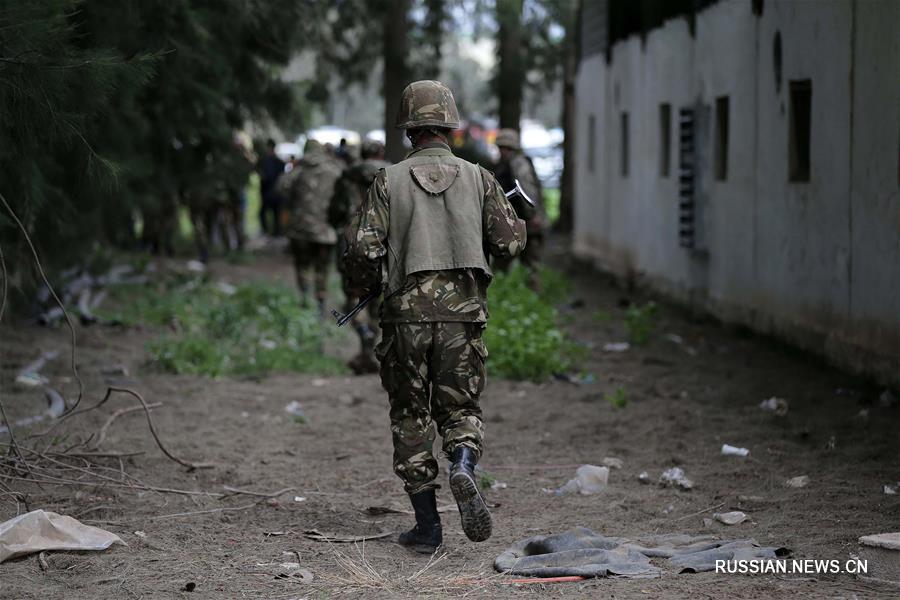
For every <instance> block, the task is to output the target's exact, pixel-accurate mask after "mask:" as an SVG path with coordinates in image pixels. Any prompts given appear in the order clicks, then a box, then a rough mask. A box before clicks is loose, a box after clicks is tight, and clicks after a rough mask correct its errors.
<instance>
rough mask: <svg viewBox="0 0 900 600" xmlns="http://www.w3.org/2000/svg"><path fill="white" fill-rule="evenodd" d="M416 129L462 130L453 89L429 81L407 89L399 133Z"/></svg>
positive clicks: (401, 99)
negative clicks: (444, 128)
mask: <svg viewBox="0 0 900 600" xmlns="http://www.w3.org/2000/svg"><path fill="white" fill-rule="evenodd" d="M415 127H446V128H447V129H459V111H458V110H457V109H456V101H455V100H454V99H453V92H451V91H450V88H448V87H447V86H446V85H444V84H443V83H441V82H440V81H431V80H428V79H426V80H422V81H414V82H413V83H411V84H409V85H408V86H406V89H405V90H403V96H402V97H401V98H400V110H399V111H398V112H397V129H413V128H415Z"/></svg>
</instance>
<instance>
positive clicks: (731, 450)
mask: <svg viewBox="0 0 900 600" xmlns="http://www.w3.org/2000/svg"><path fill="white" fill-rule="evenodd" d="M722 454H724V455H725V456H747V455H748V454H750V450H748V449H747V448H739V447H737V446H730V445H728V444H722Z"/></svg>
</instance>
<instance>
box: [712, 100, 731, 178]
mask: <svg viewBox="0 0 900 600" xmlns="http://www.w3.org/2000/svg"><path fill="white" fill-rule="evenodd" d="M728 111H729V107H728V96H719V97H718V98H716V143H715V161H716V163H715V168H716V180H718V181H725V180H726V179H728Z"/></svg>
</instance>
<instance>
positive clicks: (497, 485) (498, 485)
mask: <svg viewBox="0 0 900 600" xmlns="http://www.w3.org/2000/svg"><path fill="white" fill-rule="evenodd" d="M508 487H509V486H508V485H507V484H506V482H504V481H494V483H492V484H491V489H492V490H505V489H506V488H508Z"/></svg>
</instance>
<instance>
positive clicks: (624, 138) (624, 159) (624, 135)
mask: <svg viewBox="0 0 900 600" xmlns="http://www.w3.org/2000/svg"><path fill="white" fill-rule="evenodd" d="M619 138H620V140H621V144H622V146H621V148H620V155H621V164H620V171H621V173H622V177H628V151H629V144H628V113H627V112H623V113H622V124H621V131H620V136H619Z"/></svg>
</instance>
